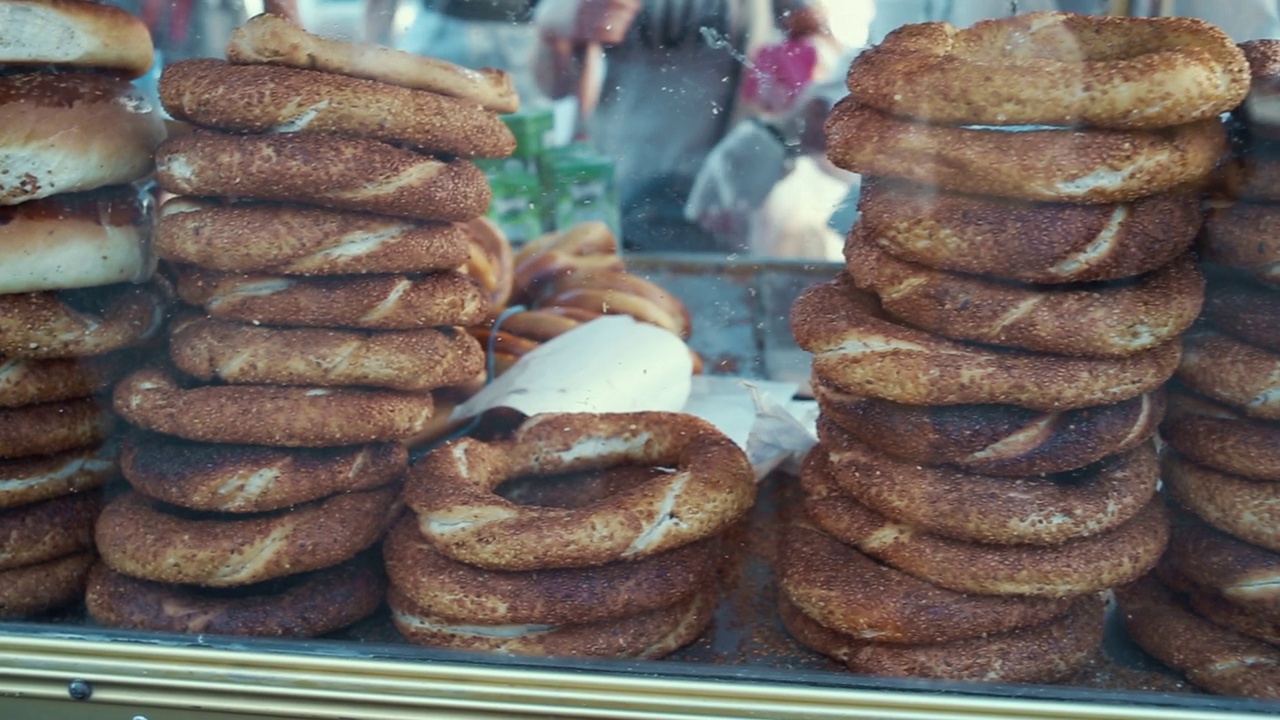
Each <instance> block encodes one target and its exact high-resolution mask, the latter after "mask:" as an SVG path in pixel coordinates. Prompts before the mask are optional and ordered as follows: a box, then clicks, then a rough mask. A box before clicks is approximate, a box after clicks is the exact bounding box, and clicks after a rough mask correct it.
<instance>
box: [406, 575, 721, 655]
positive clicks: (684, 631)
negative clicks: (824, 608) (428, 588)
mask: <svg viewBox="0 0 1280 720" xmlns="http://www.w3.org/2000/svg"><path fill="white" fill-rule="evenodd" d="M387 604H389V605H390V606H391V621H392V622H393V623H394V624H395V626H396V630H399V631H400V634H401V635H403V636H404V637H405V639H407V640H408V641H409V642H411V643H415V644H418V645H426V646H428V647H443V648H452V649H454V650H478V651H485V652H496V653H501V654H504V655H535V656H548V657H634V658H644V659H657V658H660V657H663V656H665V655H669V654H671V653H672V652H674V651H675V650H678V649H679V648H681V647H683V646H685V645H688V644H689V643H691V642H693V641H694V639H696V638H697V637H698V636H699V635H701V634H702V631H703V630H705V629H706V627H707V625H709V624H710V623H711V617H712V612H713V611H714V610H715V605H716V594H715V593H714V592H710V591H704V592H700V593H698V594H696V595H694V596H693V597H691V598H688V599H685V600H682V601H680V602H678V603H676V604H674V605H671V606H669V607H665V608H658V609H657V610H646V611H645V612H642V613H637V614H635V615H630V616H628V617H623V618H612V619H608V620H600V621H597V622H593V623H583V624H578V625H547V624H541V623H538V624H534V623H528V624H524V623H521V624H499V625H487V626H486V625H478V624H475V623H471V622H463V623H457V622H453V621H450V620H446V619H444V618H438V617H434V616H432V615H431V613H429V612H427V611H426V610H424V609H422V608H419V607H416V606H415V605H414V604H413V601H412V600H410V599H409V598H408V597H406V596H405V595H404V593H402V592H400V590H399V589H397V588H396V587H395V586H394V585H392V586H391V590H390V592H389V593H388V597H387Z"/></svg>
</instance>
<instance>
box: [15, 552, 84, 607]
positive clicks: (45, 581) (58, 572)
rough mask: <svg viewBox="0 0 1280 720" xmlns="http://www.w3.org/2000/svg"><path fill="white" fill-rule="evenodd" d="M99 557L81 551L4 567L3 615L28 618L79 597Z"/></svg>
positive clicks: (82, 594)
mask: <svg viewBox="0 0 1280 720" xmlns="http://www.w3.org/2000/svg"><path fill="white" fill-rule="evenodd" d="M95 559H96V557H95V556H94V554H93V553H91V552H79V553H72V554H70V555H64V556H62V557H60V558H54V559H53V560H47V561H45V562H42V563H37V564H35V565H24V566H22V567H16V568H13V569H11V570H0V618H2V619H5V620H9V619H13V618H20V617H26V616H28V615H34V614H36V613H39V612H42V611H44V610H52V609H53V608H57V607H61V606H63V605H66V604H68V603H70V602H72V601H73V600H79V599H80V598H81V597H83V596H84V585H85V578H86V577H87V576H88V574H89V568H90V567H92V566H93V563H94V560H95Z"/></svg>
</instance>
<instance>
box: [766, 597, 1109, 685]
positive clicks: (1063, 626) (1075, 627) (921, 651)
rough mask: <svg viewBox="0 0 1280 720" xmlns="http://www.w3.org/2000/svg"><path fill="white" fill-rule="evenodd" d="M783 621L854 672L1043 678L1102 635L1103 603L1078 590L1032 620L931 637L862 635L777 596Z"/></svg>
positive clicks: (1077, 662) (1059, 671)
mask: <svg viewBox="0 0 1280 720" xmlns="http://www.w3.org/2000/svg"><path fill="white" fill-rule="evenodd" d="M778 612H779V616H780V617H781V620H782V625H783V627H785V628H786V630H787V632H788V633H790V634H791V636H792V637H793V638H795V639H796V641H797V642H799V643H800V644H801V645H804V646H806V647H808V648H810V649H812V650H814V651H816V652H819V653H822V654H823V655H826V656H828V657H831V658H834V659H836V660H838V661H840V662H842V663H844V664H845V666H846V667H848V668H849V669H850V670H852V671H854V672H856V673H858V674H861V675H881V676H890V677H914V678H920V677H924V678H934V679H938V680H980V681H984V682H1007V683H1012V682H1028V683H1051V682H1058V681H1060V680H1064V679H1066V678H1069V677H1071V676H1072V675H1073V674H1075V673H1076V672H1077V671H1078V670H1079V669H1080V668H1082V667H1083V666H1084V664H1085V663H1086V662H1087V661H1088V659H1089V658H1090V656H1092V655H1093V654H1094V653H1095V652H1096V651H1097V649H1098V646H1099V645H1100V644H1101V643H1102V631H1103V619H1104V617H1105V615H1104V612H1103V604H1102V602H1101V601H1100V600H1098V599H1097V598H1095V597H1086V598H1081V599H1079V600H1077V601H1075V602H1074V603H1072V605H1071V608H1070V609H1069V610H1068V611H1067V612H1065V613H1063V614H1061V615H1060V616H1059V617H1056V618H1053V619H1051V620H1048V621H1046V622H1043V623H1040V624H1039V625H1032V626H1030V627H1022V628H1017V629H1014V630H1009V631H1006V632H1003V633H996V634H993V635H987V636H985V637H973V638H967V639H963V640H954V641H951V642H943V643H937V644H917V645H904V644H901V643H887V642H869V641H867V640H863V639H860V638H856V637H852V636H850V635H847V634H845V633H841V632H839V631H836V630H833V629H831V628H829V627H825V626H823V625H822V624H821V623H819V622H817V621H816V620H814V619H813V618H811V617H809V616H808V615H805V614H804V612H802V611H801V610H800V609H799V608H797V607H796V606H795V605H793V604H792V603H790V602H788V601H787V599H786V598H785V597H784V598H780V599H779V602H778Z"/></svg>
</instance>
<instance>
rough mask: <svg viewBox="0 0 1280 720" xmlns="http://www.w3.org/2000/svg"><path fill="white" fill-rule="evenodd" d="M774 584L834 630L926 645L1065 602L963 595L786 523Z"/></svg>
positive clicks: (1024, 622) (1032, 617)
mask: <svg viewBox="0 0 1280 720" xmlns="http://www.w3.org/2000/svg"><path fill="white" fill-rule="evenodd" d="M778 557H779V562H778V565H779V569H778V570H779V573H780V577H779V579H778V587H779V590H781V592H782V594H784V595H785V596H786V599H787V600H788V601H789V602H791V603H792V604H794V605H795V606H796V607H797V608H798V609H799V610H800V611H801V612H803V613H804V614H805V615H807V616H809V617H810V618H812V619H814V620H816V621H817V622H819V623H821V624H822V625H824V626H825V627H828V628H831V629H832V630H835V631H836V632H840V633H843V634H845V635H850V636H852V637H854V638H857V639H859V640H866V641H873V642H877V643H909V644H916V645H919V644H932V643H945V642H953V641H955V640H962V639H964V638H972V637H983V636H986V635H991V634H994V633H1000V632H1006V631H1008V630H1013V629H1015V628H1020V627H1027V626H1030V625H1039V624H1040V623H1043V622H1047V621H1049V620H1051V619H1053V618H1055V617H1058V616H1059V615H1061V614H1063V613H1064V612H1066V611H1067V609H1068V608H1069V607H1070V605H1071V601H1070V600H1066V599H1060V598H1035V597H1027V598H1022V597H1012V596H1008V595H965V594H962V593H956V592H952V591H950V590H946V589H944V588H940V587H938V586H937V585H931V584H929V583H927V582H925V581H923V580H919V579H917V578H915V577H912V576H911V575H908V574H906V573H904V572H900V571H898V570H894V569H893V568H891V567H889V566H887V565H882V564H880V563H878V562H876V561H875V560H872V559H871V558H869V557H867V556H866V555H864V554H862V553H861V552H859V551H858V550H857V549H856V548H852V547H850V546H848V545H845V544H844V543H842V542H840V541H839V540H836V539H835V538H833V537H831V536H830V535H828V534H827V533H825V532H823V531H821V530H819V529H817V528H815V527H813V526H812V525H809V524H808V523H803V522H802V523H796V524H794V525H790V526H788V527H787V528H786V529H785V530H784V532H783V536H782V544H781V545H780V547H779V553H778Z"/></svg>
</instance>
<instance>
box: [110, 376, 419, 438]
mask: <svg viewBox="0 0 1280 720" xmlns="http://www.w3.org/2000/svg"><path fill="white" fill-rule="evenodd" d="M113 400H114V403H113V404H114V406H115V411H116V412H117V413H118V414H119V415H120V416H121V417H123V418H124V419H125V420H127V421H129V422H130V423H133V424H134V425H137V426H138V427H141V428H143V429H144V430H151V431H154V432H158V433H164V434H166V435H176V436H178V437H181V438H185V439H187V440H196V441H200V442H209V443H227V444H231V445H270V446H273V447H330V446H334V445H359V444H361V443H370V442H388V441H392V440H399V439H402V438H406V437H411V436H413V435H415V434H416V433H418V432H420V431H421V430H422V428H423V427H425V425H426V423H427V421H428V420H429V419H430V418H431V414H432V408H433V406H432V402H431V396H430V395H429V394H426V393H417V394H413V393H401V392H393V391H389V390H358V389H354V388H309V387H283V386H281V387H272V386H265V385H221V386H217V385H210V386H203V387H189V388H186V387H182V386H181V385H179V384H178V381H177V379H176V378H174V376H173V375H170V374H169V373H167V372H165V371H164V370H160V369H156V368H143V369H142V370H138V371H136V372H134V373H133V374H131V375H129V376H128V377H126V378H124V379H123V380H121V381H120V382H119V383H118V384H117V385H116V388H115V393H114V398H113Z"/></svg>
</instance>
